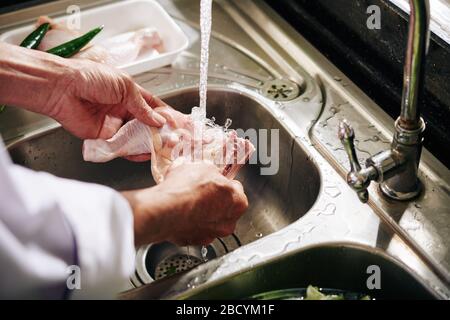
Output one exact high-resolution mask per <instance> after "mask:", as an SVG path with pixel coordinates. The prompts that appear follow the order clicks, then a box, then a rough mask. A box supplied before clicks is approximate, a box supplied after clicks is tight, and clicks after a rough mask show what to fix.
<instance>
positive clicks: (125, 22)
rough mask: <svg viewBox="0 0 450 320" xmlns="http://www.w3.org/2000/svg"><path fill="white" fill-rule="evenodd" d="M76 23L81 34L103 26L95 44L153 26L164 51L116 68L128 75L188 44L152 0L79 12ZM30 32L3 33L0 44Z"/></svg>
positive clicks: (166, 61) (166, 60)
mask: <svg viewBox="0 0 450 320" xmlns="http://www.w3.org/2000/svg"><path fill="white" fill-rule="evenodd" d="M66 19H67V16H64V17H60V18H55V21H56V22H63V23H65V22H66ZM80 22H81V23H80V27H81V28H80V31H81V32H82V33H84V32H87V31H89V30H90V29H92V28H95V27H97V26H99V25H104V26H105V27H104V29H103V31H102V32H101V33H100V34H99V35H98V36H97V37H96V38H94V40H93V41H92V43H98V42H100V41H102V40H103V39H107V38H109V37H112V36H115V35H117V34H122V33H125V32H128V31H134V30H137V29H141V28H146V27H153V28H156V30H158V32H159V34H160V36H161V38H162V40H163V43H164V50H165V51H164V52H162V53H161V54H159V55H157V56H151V54H149V55H148V56H146V55H145V54H143V55H142V56H140V57H139V58H138V59H137V60H136V61H134V62H132V63H129V64H126V65H123V66H120V67H119V68H120V69H122V70H124V71H125V72H127V73H129V74H130V75H136V74H139V73H142V72H145V71H149V70H152V69H156V68H160V67H162V66H165V65H169V64H171V63H172V62H173V61H174V60H175V59H176V57H177V56H178V55H179V54H180V53H181V52H182V51H183V50H185V49H186V48H187V47H188V45H189V40H188V38H187V36H186V35H185V34H184V33H183V31H182V30H181V28H180V27H179V26H178V25H177V24H176V23H175V21H173V19H172V18H171V17H170V16H169V14H168V13H167V12H166V11H165V10H164V9H163V8H162V7H161V5H160V4H159V3H157V2H156V1H154V0H129V1H123V2H118V3H112V4H108V5H103V6H100V7H97V8H93V9H88V10H82V11H81V15H80ZM34 29H35V26H34V25H33V24H30V25H28V26H25V27H21V28H18V29H14V30H11V31H8V32H5V33H4V34H2V35H1V36H0V41H4V42H8V43H12V44H19V43H20V42H21V41H22V40H23V39H24V38H25V37H26V36H27V35H28V34H30V33H31V32H32V31H33V30H34Z"/></svg>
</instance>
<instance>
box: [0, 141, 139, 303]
mask: <svg viewBox="0 0 450 320" xmlns="http://www.w3.org/2000/svg"><path fill="white" fill-rule="evenodd" d="M134 255H135V249H134V239H133V217H132V213H131V209H130V207H129V205H128V202H127V201H126V200H125V199H124V198H123V197H122V196H121V195H120V194H119V193H118V192H116V191H114V190H112V189H110V188H107V187H104V186H100V185H96V184H88V183H83V182H78V181H73V180H67V179H62V178H57V177H55V176H52V175H50V174H48V173H43V172H34V171H32V170H29V169H25V168H22V167H19V166H17V165H14V164H12V163H11V161H10V159H9V156H8V155H7V152H6V150H5V148H4V147H3V145H2V143H1V141H0V268H1V272H0V298H50V299H60V298H64V297H70V298H114V296H115V294H116V293H117V292H119V291H120V290H122V289H124V288H125V287H126V283H127V280H128V277H129V276H130V274H131V273H132V272H133V270H134ZM72 265H76V266H79V271H80V273H79V274H80V276H81V277H80V279H81V281H80V282H79V284H80V286H81V288H80V289H75V290H69V289H68V287H67V284H66V281H67V279H68V277H69V275H71V274H72V275H73V274H74V273H73V272H72V273H71V274H70V273H69V272H70V270H72V269H69V266H72ZM72 283H73V282H72Z"/></svg>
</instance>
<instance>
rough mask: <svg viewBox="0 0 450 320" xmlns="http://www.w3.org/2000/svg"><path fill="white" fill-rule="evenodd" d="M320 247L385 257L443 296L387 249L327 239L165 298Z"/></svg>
mask: <svg viewBox="0 0 450 320" xmlns="http://www.w3.org/2000/svg"><path fill="white" fill-rule="evenodd" d="M320 248H328V249H333V250H335V249H340V248H351V249H356V250H359V251H364V252H366V253H369V254H371V255H374V256H378V257H380V258H381V259H384V260H386V261H388V262H390V263H392V264H394V265H396V266H397V267H399V268H400V269H402V270H403V271H405V272H406V273H408V275H409V276H411V277H412V278H413V279H414V280H415V281H417V283H419V284H420V285H421V286H422V287H423V288H424V289H425V290H426V291H427V292H428V293H429V294H430V295H431V296H433V297H434V298H435V299H436V300H440V299H442V297H441V296H439V294H438V293H436V292H435V291H434V290H432V288H431V287H430V285H429V284H428V283H427V282H426V281H424V280H423V279H421V278H420V277H419V276H417V275H416V273H415V272H414V270H412V269H411V268H410V267H409V266H408V265H406V264H405V263H403V262H402V261H400V260H399V259H397V258H395V257H393V256H392V255H390V254H388V253H386V251H385V250H383V249H380V248H377V247H371V246H368V245H365V244H361V243H357V242H349V241H327V242H322V243H315V244H310V245H307V246H304V247H301V248H297V249H295V250H293V251H290V252H287V253H284V254H280V255H278V256H274V257H271V258H269V259H267V260H266V261H263V262H259V263H256V264H255V265H252V266H246V267H244V268H242V269H240V270H239V271H236V272H233V273H230V274H227V275H226V276H224V277H221V278H219V279H215V280H212V281H207V282H205V283H202V284H200V285H199V286H197V287H195V288H191V289H189V290H187V291H183V292H182V293H179V294H175V295H173V296H169V297H164V298H163V299H175V300H188V299H190V298H191V297H193V296H195V295H197V294H200V293H202V292H203V291H204V290H208V289H210V288H214V287H216V286H219V285H221V284H225V283H226V282H228V281H231V280H232V279H233V278H234V277H236V276H239V275H241V274H243V273H246V272H251V271H252V270H253V269H256V268H261V267H263V266H264V265H268V264H273V263H277V262H279V261H280V260H283V259H288V258H289V257H292V256H295V255H297V254H301V253H302V252H306V251H309V250H315V249H320ZM198 269H200V268H198ZM126 294H127V292H124V293H123V294H122V295H121V297H122V298H126Z"/></svg>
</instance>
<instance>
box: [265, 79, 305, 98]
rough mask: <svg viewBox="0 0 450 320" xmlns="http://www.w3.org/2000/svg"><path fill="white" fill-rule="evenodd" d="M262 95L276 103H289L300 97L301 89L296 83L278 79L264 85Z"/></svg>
mask: <svg viewBox="0 0 450 320" xmlns="http://www.w3.org/2000/svg"><path fill="white" fill-rule="evenodd" d="M262 94H263V95H264V96H266V97H267V98H269V99H272V100H275V101H289V100H293V99H295V98H297V97H298V96H299V95H300V88H299V86H298V85H297V84H296V83H295V82H292V81H289V80H281V79H276V80H272V81H268V82H266V83H265V84H264V86H263V87H262Z"/></svg>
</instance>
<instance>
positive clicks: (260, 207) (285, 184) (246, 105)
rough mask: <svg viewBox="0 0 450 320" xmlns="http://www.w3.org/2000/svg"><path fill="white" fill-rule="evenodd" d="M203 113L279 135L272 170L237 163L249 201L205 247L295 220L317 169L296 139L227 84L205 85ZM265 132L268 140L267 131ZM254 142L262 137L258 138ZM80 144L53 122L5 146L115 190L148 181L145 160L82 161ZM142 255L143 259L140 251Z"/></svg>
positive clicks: (186, 108) (185, 99) (236, 241)
mask: <svg viewBox="0 0 450 320" xmlns="http://www.w3.org/2000/svg"><path fill="white" fill-rule="evenodd" d="M163 98H164V100H165V101H166V102H167V103H168V104H169V105H171V106H173V107H174V108H176V109H178V110H180V111H182V112H185V113H188V112H190V110H191V108H192V107H193V106H196V105H198V91H197V90H194V89H192V90H183V91H179V92H176V93H173V94H170V95H166V96H165V97H163ZM208 116H209V117H215V119H216V123H218V124H224V123H225V121H226V119H228V118H229V119H232V121H233V122H232V125H231V127H232V128H236V129H237V128H240V129H243V130H247V129H255V130H257V131H258V130H260V129H268V130H270V129H275V130H278V132H279V141H273V142H272V143H279V155H278V156H279V159H278V161H279V170H278V172H277V173H276V174H274V175H261V173H260V168H261V167H262V165H261V164H260V162H259V161H258V163H257V164H248V165H246V166H244V167H243V168H242V170H241V171H240V173H239V175H238V177H237V179H239V180H240V181H241V182H242V183H243V185H244V187H245V191H246V193H247V196H248V199H249V203H250V207H249V209H248V211H247V213H246V214H245V215H244V216H243V217H242V218H241V220H240V221H239V223H238V225H237V227H236V231H235V234H234V235H233V236H232V237H227V238H228V239H227V238H225V239H217V241H215V242H214V243H213V245H212V246H211V248H210V249H211V250H213V251H214V252H212V253H211V254H212V256H213V257H215V256H220V255H223V254H225V253H227V252H229V251H232V250H234V249H235V248H237V247H238V246H240V245H245V244H247V243H250V242H252V241H255V240H257V239H259V238H261V237H264V236H266V235H268V234H271V233H273V232H275V231H277V230H279V229H281V228H283V227H285V226H287V225H289V224H291V223H292V222H294V221H296V220H298V219H299V218H300V217H301V216H303V215H304V214H305V213H306V212H308V210H309V209H310V208H311V207H312V205H313V204H314V202H315V200H316V199H317V197H318V193H319V189H320V174H319V170H318V168H317V166H316V164H315V163H314V162H313V161H312V160H311V159H310V157H309V155H308V154H307V152H306V151H305V150H304V149H302V147H301V145H300V144H299V143H298V141H296V140H295V138H294V137H293V136H292V135H291V134H290V132H289V131H288V130H286V128H285V127H284V126H283V125H282V124H281V123H280V121H279V120H278V119H277V118H276V117H274V116H273V114H272V113H271V112H270V111H269V110H268V109H267V108H266V107H265V106H264V105H263V104H261V103H259V102H258V101H257V100H255V99H253V98H252V97H250V96H247V95H245V94H242V93H240V92H237V91H233V90H230V89H221V90H219V89H215V90H209V92H208ZM268 137H269V139H268V141H269V142H270V141H271V140H270V137H271V134H270V132H269V134H268ZM260 142H261V143H265V141H262V140H261V141H260ZM81 144H82V141H80V140H79V139H77V138H75V137H73V136H71V135H70V134H69V133H67V132H66V131H64V130H63V129H61V128H59V129H55V130H52V131H50V132H47V133H46V134H43V135H40V136H38V137H35V138H33V139H29V140H26V141H21V142H19V143H16V144H14V145H12V146H11V147H10V148H9V151H10V154H11V156H12V158H13V161H14V162H15V163H18V164H21V165H24V166H26V167H29V168H32V169H34V170H43V171H47V172H50V173H53V174H55V175H57V176H60V177H65V178H71V179H77V180H81V181H87V182H94V183H100V184H103V185H107V186H110V187H112V188H115V189H117V190H126V189H135V188H143V187H149V186H152V185H154V181H153V179H152V177H151V173H150V164H149V163H133V162H129V161H126V160H123V159H116V160H114V161H111V162H109V163H105V164H94V163H87V162H84V161H83V159H82V155H81ZM256 147H257V148H258V147H259V146H256ZM269 150H270V148H269ZM146 249H148V248H146ZM158 254H160V252H159V253H158ZM142 258H143V259H144V260H146V259H148V257H146V256H145V252H144V256H143V257H142ZM150 259H152V257H150ZM144 264H145V263H144ZM147 264H150V265H151V264H154V261H147Z"/></svg>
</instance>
